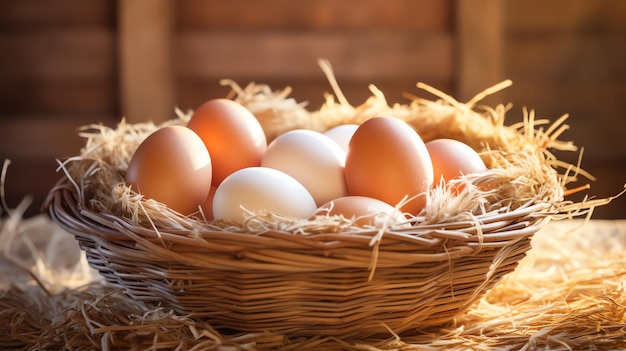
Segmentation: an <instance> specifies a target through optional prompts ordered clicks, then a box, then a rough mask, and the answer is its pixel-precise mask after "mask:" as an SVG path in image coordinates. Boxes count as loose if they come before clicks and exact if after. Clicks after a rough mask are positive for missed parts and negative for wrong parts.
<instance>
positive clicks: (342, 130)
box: [324, 124, 359, 151]
mask: <svg viewBox="0 0 626 351" xmlns="http://www.w3.org/2000/svg"><path fill="white" fill-rule="evenodd" d="M358 127H359V125H358V124H340V125H338V126H335V127H332V128H330V129H328V130H327V131H325V132H324V135H326V136H327V137H329V138H331V139H332V140H334V141H335V142H336V143H337V144H339V146H341V148H342V149H343V150H344V151H347V150H348V144H350V139H352V135H354V132H355V131H356V129H357V128H358Z"/></svg>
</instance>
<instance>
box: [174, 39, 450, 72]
mask: <svg viewBox="0 0 626 351" xmlns="http://www.w3.org/2000/svg"><path fill="white" fill-rule="evenodd" d="M175 52H176V61H177V65H176V69H177V75H178V76H179V77H180V79H196V78H198V77H222V78H233V79H238V78H243V77H246V78H249V79H254V80H264V79H269V78H272V77H289V78H290V79H291V80H297V79H305V78H312V77H316V78H317V77H323V73H322V71H321V70H320V68H319V66H318V63H317V60H318V59H319V58H326V59H328V60H330V62H331V64H332V65H333V68H334V71H335V73H336V75H337V77H338V78H341V79H362V80H373V79H384V78H387V79H388V78H390V77H410V79H413V80H415V81H418V80H424V81H429V80H442V79H448V78H449V77H451V76H452V75H453V39H452V37H451V36H450V35H449V34H448V33H442V32H435V33H427V34H420V33H414V32H409V31H397V32H396V31H390V32H381V31H363V32H341V33H310V32H306V33H299V32H296V33H292V32H284V33H283V32H273V31H269V32H260V33H259V32H256V33H255V32H245V33H240V32H216V33H210V32H207V33H188V34H184V35H183V34H180V35H179V36H178V38H177V41H176V48H175Z"/></svg>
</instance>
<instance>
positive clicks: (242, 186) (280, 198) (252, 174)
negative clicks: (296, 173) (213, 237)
mask: <svg viewBox="0 0 626 351" xmlns="http://www.w3.org/2000/svg"><path fill="white" fill-rule="evenodd" d="M244 209H245V210H244ZM316 209H317V206H316V204H315V200H313V197H312V196H311V194H310V193H309V192H308V191H307V190H306V188H305V187H304V186H303V185H302V184H300V183H299V182H298V181H297V180H295V179H294V178H293V177H291V176H290V175H288V174H286V173H284V172H282V171H279V170H276V169H273V168H267V167H249V168H244V169H240V170H238V171H235V172H234V173H232V174H230V175H229V176H228V177H226V179H224V181H223V182H222V183H221V184H220V185H219V186H218V187H217V189H216V190H215V194H214V195H213V218H214V219H216V220H219V219H224V220H232V221H237V222H240V221H242V220H243V219H244V216H245V214H246V210H247V211H252V212H259V211H270V212H275V213H278V214H281V215H284V216H287V217H295V218H308V217H310V216H311V215H312V214H313V213H314V212H315V210H316Z"/></svg>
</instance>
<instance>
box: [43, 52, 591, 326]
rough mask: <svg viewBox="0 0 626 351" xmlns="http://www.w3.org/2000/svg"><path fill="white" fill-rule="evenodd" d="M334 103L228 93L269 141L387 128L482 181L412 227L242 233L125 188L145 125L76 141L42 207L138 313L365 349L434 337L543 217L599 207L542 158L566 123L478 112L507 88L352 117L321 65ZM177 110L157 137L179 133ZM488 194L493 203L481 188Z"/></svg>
mask: <svg viewBox="0 0 626 351" xmlns="http://www.w3.org/2000/svg"><path fill="white" fill-rule="evenodd" d="M321 66H322V68H323V70H324V71H325V72H326V74H327V76H328V78H329V81H330V82H331V85H332V87H333V89H334V93H335V94H334V95H332V94H327V95H326V102H325V103H324V105H323V106H322V107H321V108H320V109H319V110H317V111H308V110H307V109H306V108H305V105H304V104H301V103H297V102H296V101H294V100H293V99H291V98H289V96H288V95H289V89H285V90H282V91H272V90H271V89H270V88H269V87H267V86H265V85H257V84H250V85H248V86H247V87H245V88H241V87H239V86H238V85H237V84H236V83H235V82H232V81H224V84H227V85H230V86H231V87H232V91H233V92H232V94H231V95H230V96H229V97H230V98H232V99H234V100H236V101H238V102H240V103H241V104H243V105H244V106H246V107H247V108H248V109H250V110H251V111H252V112H253V113H254V114H255V115H256V116H257V118H258V119H259V121H260V122H261V124H262V126H263V127H264V129H265V131H266V132H267V136H268V139H269V140H272V139H273V138H274V137H275V136H276V135H279V134H280V133H282V132H284V131H287V130H291V129H296V128H307V129H313V130H320V131H321V130H325V129H328V128H330V127H332V126H335V125H339V124H344V123H361V122H363V121H365V120H366V119H368V118H371V117H375V116H379V115H388V116H394V117H396V118H399V119H402V120H404V121H406V122H408V123H410V124H411V125H413V126H414V127H415V128H416V129H417V131H418V132H419V134H420V136H421V137H422V138H423V139H424V140H425V141H427V140H431V139H435V138H441V137H446V138H453V139H458V140H460V141H463V142H465V143H467V144H468V145H470V146H472V147H473V148H474V149H475V150H477V151H479V153H480V154H481V157H482V158H483V159H484V161H485V163H486V164H487V165H488V167H489V170H488V171H487V172H485V173H483V174H473V175H467V176H465V177H463V178H461V179H459V180H458V181H459V182H463V183H464V184H465V187H464V188H463V190H462V191H461V192H460V193H459V194H455V193H453V192H451V191H448V190H447V188H445V187H435V188H433V190H432V191H429V192H428V193H426V194H424V196H425V198H426V206H425V207H424V210H423V211H422V213H420V214H419V215H417V216H415V217H413V218H411V219H409V220H408V221H407V222H408V223H409V224H410V225H408V226H402V227H400V226H398V227H392V226H388V225H381V226H378V227H359V226H356V225H355V224H354V219H350V218H343V217H341V216H327V215H324V214H320V215H318V216H316V217H315V218H314V219H306V220H305V219H297V218H285V217H284V216H281V215H279V214H276V213H269V212H261V213H250V214H249V216H248V217H247V218H246V219H245V220H244V221H243V223H234V222H223V221H207V220H205V219H204V218H205V217H204V216H203V214H202V213H201V211H199V212H198V213H197V214H195V215H191V216H182V215H180V214H178V213H176V212H173V211H171V210H170V209H168V208H167V207H166V206H164V205H163V204H161V203H158V202H156V201H154V200H151V199H146V198H143V197H142V196H141V195H139V194H136V193H134V192H132V191H131V190H130V189H129V187H127V186H126V185H125V184H124V172H125V169H126V167H127V165H128V161H129V159H130V157H131V155H132V153H133V151H134V150H135V148H136V147H137V146H138V145H139V143H140V142H141V141H142V140H143V139H144V138H145V137H146V136H147V135H149V134H150V133H151V132H153V131H154V130H156V129H157V128H159V127H161V126H162V125H155V124H152V123H141V124H128V123H126V122H124V121H122V122H121V123H120V124H119V125H118V126H117V127H116V128H108V127H105V126H102V125H94V126H88V127H86V128H85V129H84V130H83V131H82V132H81V135H82V136H83V137H85V139H86V144H85V146H84V148H83V149H82V150H81V152H80V155H78V156H76V157H73V158H70V159H68V160H66V161H64V162H62V163H61V166H60V169H61V170H62V171H63V177H62V179H61V180H60V182H59V183H58V184H57V185H56V186H55V187H54V188H53V189H52V190H51V192H50V195H49V197H48V199H47V203H46V205H45V207H46V208H47V209H48V211H49V213H50V215H51V216H52V218H53V219H54V221H55V222H57V223H58V224H59V225H60V226H61V227H62V228H64V229H66V230H67V231H69V232H71V233H72V234H74V235H75V236H76V238H77V240H78V242H79V244H80V246H81V248H82V249H83V250H84V251H85V252H86V255H87V258H88V260H89V263H90V265H91V266H92V267H94V268H95V269H97V270H98V271H99V272H100V274H101V275H102V276H103V277H104V278H105V279H106V280H107V281H108V282H109V283H110V284H112V285H113V286H115V287H119V288H122V289H123V290H124V292H125V293H126V294H127V295H128V296H130V297H131V298H132V299H133V300H135V301H137V302H140V303H143V304H145V305H146V306H157V305H158V306H163V307H167V308H171V309H173V310H174V311H175V312H176V313H179V314H185V315H190V316H191V318H194V319H196V320H198V321H200V320H201V321H204V322H208V323H210V324H211V325H212V326H214V327H215V328H217V329H218V330H224V331H228V330H233V331H239V332H259V331H271V332H279V333H287V334H289V335H331V336H332V335H337V336H342V337H367V336H371V335H376V334H380V333H382V334H388V333H389V331H393V332H394V333H410V332H412V331H415V330H417V329H418V328H424V327H428V326H433V325H441V324H443V323H445V322H448V321H450V320H451V319H452V318H454V316H456V315H458V313H460V312H461V311H464V310H466V309H467V308H468V306H470V304H471V303H472V302H473V301H475V300H476V299H478V298H479V297H480V296H481V295H482V294H483V293H484V292H485V291H486V290H487V289H489V288H490V287H492V286H493V285H494V284H495V283H496V282H497V281H498V280H499V279H500V278H501V277H502V276H504V275H505V274H507V273H509V272H511V271H513V270H514V269H515V267H516V265H517V263H518V262H519V260H520V259H521V258H522V257H524V255H525V254H526V252H527V251H528V249H529V248H530V240H531V238H532V236H533V234H534V233H535V232H537V231H538V230H539V229H540V228H542V227H543V226H544V225H545V224H546V223H547V222H548V221H549V220H550V219H552V218H561V217H570V216H575V215H582V214H585V213H586V214H590V213H591V211H590V210H591V209H593V207H594V206H596V205H599V204H602V203H603V202H602V201H601V200H598V201H588V202H583V203H572V202H571V201H567V200H566V199H565V197H566V195H567V194H568V193H569V192H571V191H575V190H571V189H568V185H569V184H571V183H572V182H574V181H576V180H577V177H578V176H579V175H580V174H583V175H587V174H586V173H584V171H582V170H580V169H579V168H578V167H576V166H574V165H568V164H564V163H563V162H561V161H559V160H558V159H557V158H556V157H555V156H554V155H553V153H551V151H550V150H569V151H575V150H576V147H575V146H574V145H573V144H572V143H571V142H563V141H560V140H559V139H558V138H559V137H560V135H561V133H562V132H563V131H565V130H566V129H567V126H566V125H565V124H564V121H565V118H566V116H565V117H563V118H561V119H559V120H557V121H556V122H554V123H553V124H549V123H548V121H546V120H539V119H535V116H534V114H533V113H532V112H528V111H524V121H523V122H522V123H519V124H516V125H509V126H506V125H505V123H504V122H505V114H506V113H507V112H508V110H509V108H510V106H505V105H498V106H496V107H493V108H491V107H485V106H478V105H477V103H478V102H479V101H480V100H481V99H482V98H483V97H484V96H486V95H488V94H491V93H495V92H497V91H499V90H501V89H503V88H505V87H506V86H508V85H509V84H510V82H509V81H505V82H503V83H501V84H499V85H497V86H495V87H493V88H491V89H488V90H486V91H485V92H483V93H481V94H479V95H477V96H476V98H474V99H472V100H471V101H469V102H468V103H460V102H457V101H455V100H454V99H452V98H451V97H450V96H448V95H446V94H444V93H442V92H440V91H437V90H436V89H434V88H432V87H429V86H427V85H425V84H421V83H419V84H418V88H422V89H424V90H426V91H427V92H429V93H432V94H434V95H435V96H436V97H437V99H435V100H432V101H431V100H427V99H424V98H419V97H415V96H410V97H409V101H408V103H406V104H395V105H392V106H390V105H389V104H388V103H387V102H386V100H385V97H384V95H383V93H382V92H381V91H379V90H378V89H376V88H375V87H374V86H371V87H370V89H371V91H372V96H371V98H370V99H368V100H367V101H365V102H364V103H363V104H362V105H359V106H356V107H355V106H352V105H350V104H349V103H348V102H347V101H346V100H345V98H344V97H343V95H342V94H341V91H340V89H339V88H338V85H337V83H336V82H335V81H334V76H333V74H332V71H331V69H330V65H329V64H328V63H327V62H325V61H322V62H321ZM189 116H190V113H183V112H181V111H177V118H174V119H172V120H170V121H167V122H166V123H165V124H185V123H186V122H187V120H188V118H189ZM484 184H489V185H490V186H489V188H490V189H491V190H488V191H487V190H481V189H485V187H483V186H482V185H484Z"/></svg>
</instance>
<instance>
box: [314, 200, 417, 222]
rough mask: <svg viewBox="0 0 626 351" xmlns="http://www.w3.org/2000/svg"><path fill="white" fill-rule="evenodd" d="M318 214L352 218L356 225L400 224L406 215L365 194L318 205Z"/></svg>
mask: <svg viewBox="0 0 626 351" xmlns="http://www.w3.org/2000/svg"><path fill="white" fill-rule="evenodd" d="M317 213H318V214H322V215H324V214H328V215H343V216H344V217H345V218H348V219H354V220H355V221H354V224H356V225H358V226H365V225H369V226H382V225H385V224H387V221H389V223H388V224H392V225H393V224H400V223H403V222H404V221H405V220H406V217H405V216H404V214H403V213H402V212H400V210H398V209H396V208H395V207H393V206H391V205H389V204H388V203H386V202H383V201H381V200H378V199H374V198H372V197H367V196H343V197H340V198H337V199H334V200H331V201H329V202H327V203H325V204H323V205H322V206H320V207H319V209H318V211H317Z"/></svg>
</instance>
